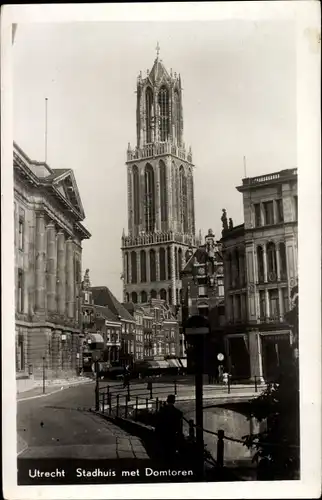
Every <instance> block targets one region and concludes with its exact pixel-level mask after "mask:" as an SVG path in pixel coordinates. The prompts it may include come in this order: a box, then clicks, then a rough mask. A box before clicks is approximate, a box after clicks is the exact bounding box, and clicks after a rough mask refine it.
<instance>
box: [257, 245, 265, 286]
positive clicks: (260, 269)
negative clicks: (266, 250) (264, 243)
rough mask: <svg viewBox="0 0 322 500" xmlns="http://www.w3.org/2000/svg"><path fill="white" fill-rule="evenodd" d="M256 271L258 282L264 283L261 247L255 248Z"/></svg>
mask: <svg viewBox="0 0 322 500" xmlns="http://www.w3.org/2000/svg"><path fill="white" fill-rule="evenodd" d="M257 270H258V282H259V283H263V282H264V255H263V248H262V247H261V246H258V247H257Z"/></svg>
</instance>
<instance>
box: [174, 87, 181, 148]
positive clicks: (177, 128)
mask: <svg viewBox="0 0 322 500" xmlns="http://www.w3.org/2000/svg"><path fill="white" fill-rule="evenodd" d="M180 111H181V110H180V97H179V92H178V90H175V91H174V107H173V115H174V127H175V133H176V140H177V144H178V146H180V118H181V117H180Z"/></svg>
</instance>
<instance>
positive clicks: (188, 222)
mask: <svg viewBox="0 0 322 500" xmlns="http://www.w3.org/2000/svg"><path fill="white" fill-rule="evenodd" d="M136 93H137V113H136V125H137V144H136V147H135V148H134V149H132V148H131V146H130V144H129V145H128V150H127V162H126V165H127V185H128V234H127V235H126V234H125V232H123V236H122V257H123V280H124V281H123V282H124V287H123V293H124V301H125V302H134V303H146V302H149V301H150V299H162V300H165V301H166V303H168V304H169V305H171V306H176V305H179V304H180V298H181V293H182V292H181V280H180V272H181V270H182V269H183V268H184V265H185V262H186V260H187V258H188V256H190V255H191V252H192V251H193V249H194V248H195V247H196V246H197V245H198V241H197V239H196V237H195V213H194V189H193V167H194V165H193V163H192V153H191V149H189V151H188V152H187V150H186V148H185V144H184V142H183V110H182V86H181V78H180V75H177V74H176V73H172V70H171V72H170V73H168V72H167V70H166V69H165V67H164V65H163V64H162V61H161V60H160V59H159V57H158V55H157V57H156V59H155V61H154V65H153V68H152V70H151V71H150V72H149V71H147V75H146V77H145V78H143V77H142V73H140V75H139V76H138V79H137V92H136Z"/></svg>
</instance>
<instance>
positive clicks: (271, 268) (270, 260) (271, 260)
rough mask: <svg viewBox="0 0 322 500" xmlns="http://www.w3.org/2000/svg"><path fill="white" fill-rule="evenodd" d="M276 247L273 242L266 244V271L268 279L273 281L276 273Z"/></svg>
mask: <svg viewBox="0 0 322 500" xmlns="http://www.w3.org/2000/svg"><path fill="white" fill-rule="evenodd" d="M276 269H277V268H276V249H275V244H274V243H273V242H271V243H269V244H268V245H267V272H268V280H269V281H275V280H276V278H277V274H276Z"/></svg>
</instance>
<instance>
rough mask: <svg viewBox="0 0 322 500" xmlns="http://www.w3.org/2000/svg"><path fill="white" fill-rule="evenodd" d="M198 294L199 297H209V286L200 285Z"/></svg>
mask: <svg viewBox="0 0 322 500" xmlns="http://www.w3.org/2000/svg"><path fill="white" fill-rule="evenodd" d="M198 295H199V297H207V288H206V287H205V286H203V285H202V286H199V287H198Z"/></svg>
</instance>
